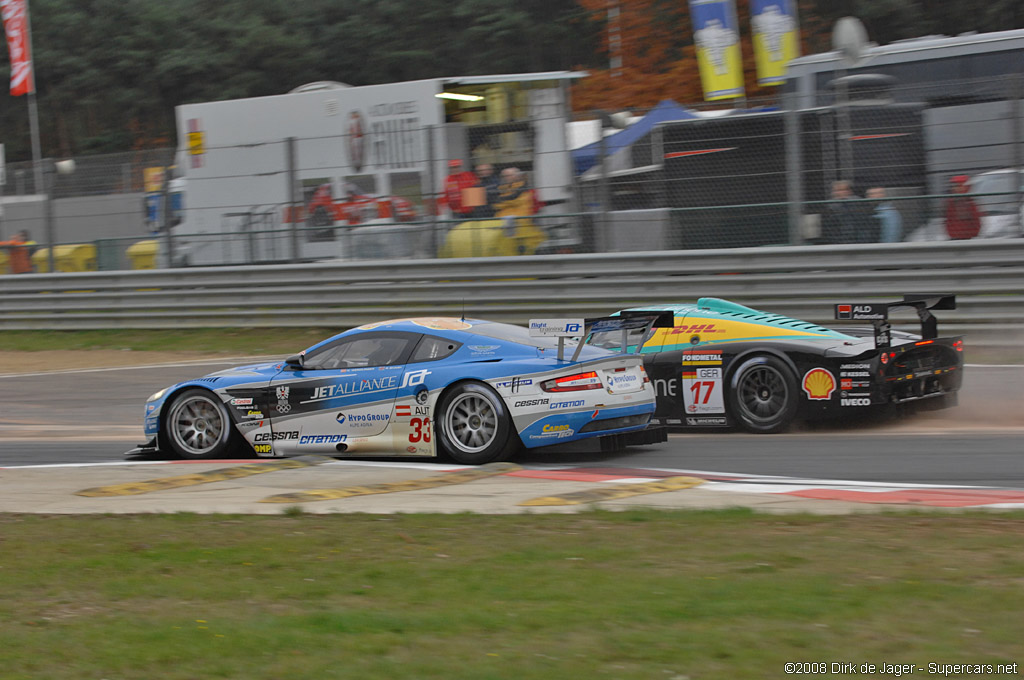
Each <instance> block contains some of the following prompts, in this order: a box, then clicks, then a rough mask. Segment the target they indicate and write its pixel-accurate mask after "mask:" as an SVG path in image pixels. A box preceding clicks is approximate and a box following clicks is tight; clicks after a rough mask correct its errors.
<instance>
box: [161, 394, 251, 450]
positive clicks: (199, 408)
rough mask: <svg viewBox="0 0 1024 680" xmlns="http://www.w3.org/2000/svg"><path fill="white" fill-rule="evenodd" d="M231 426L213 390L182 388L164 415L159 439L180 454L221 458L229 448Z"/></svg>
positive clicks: (231, 432)
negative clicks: (161, 435)
mask: <svg viewBox="0 0 1024 680" xmlns="http://www.w3.org/2000/svg"><path fill="white" fill-rule="evenodd" d="M234 439H235V428H234V425H233V424H232V423H231V416H230V415H228V409H227V407H226V406H224V402H222V401H221V400H220V397H218V396H217V395H216V394H214V393H213V392H210V391H208V390H202V389H191V390H185V391H184V392H182V393H181V394H179V395H177V396H176V397H174V399H173V400H172V401H171V403H170V406H168V408H167V410H166V411H165V415H164V429H163V442H164V443H165V444H166V446H167V448H168V449H170V451H168V453H173V454H175V455H177V456H180V457H182V458H188V459H192V460H200V459H206V458H225V457H227V456H228V454H229V452H231V451H232V449H234V448H236V447H233V446H232V443H233V440H234Z"/></svg>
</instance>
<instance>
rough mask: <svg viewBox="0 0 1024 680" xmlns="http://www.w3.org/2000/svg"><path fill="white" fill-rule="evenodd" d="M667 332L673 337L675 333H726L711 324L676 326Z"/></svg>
mask: <svg viewBox="0 0 1024 680" xmlns="http://www.w3.org/2000/svg"><path fill="white" fill-rule="evenodd" d="M668 332H669V333H670V334H671V335H675V334H677V333H694V334H699V333H725V332H727V331H726V330H725V329H724V328H716V327H715V324H713V323H695V324H691V325H688V326H687V325H683V326H676V327H675V328H673V329H672V330H670V331H668Z"/></svg>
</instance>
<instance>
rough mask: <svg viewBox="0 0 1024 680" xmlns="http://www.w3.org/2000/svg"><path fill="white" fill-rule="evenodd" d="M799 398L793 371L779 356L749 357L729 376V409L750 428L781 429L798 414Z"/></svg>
mask: <svg viewBox="0 0 1024 680" xmlns="http://www.w3.org/2000/svg"><path fill="white" fill-rule="evenodd" d="M798 398H799V395H798V393H797V386H796V378H795V377H794V376H793V371H792V370H790V368H789V366H787V365H786V363H785V362H784V361H782V360H781V359H779V358H777V357H773V356H756V357H751V358H749V359H746V360H745V361H743V363H741V364H740V365H739V367H737V368H736V370H735V371H733V373H732V378H731V379H730V380H729V407H730V409H729V410H730V411H731V412H732V414H733V415H734V416H735V418H736V422H737V423H739V425H740V427H742V428H743V429H744V430H746V431H747V432H754V433H757V434H771V433H773V432H782V431H783V430H785V429H786V428H788V427H789V426H790V425H791V424H792V422H793V419H794V417H795V416H796V411H797V399H798Z"/></svg>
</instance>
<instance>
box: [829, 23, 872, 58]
mask: <svg viewBox="0 0 1024 680" xmlns="http://www.w3.org/2000/svg"><path fill="white" fill-rule="evenodd" d="M867 44H868V32H867V31H866V30H864V24H862V23H861V22H860V19H858V18H857V17H843V18H842V19H840V20H839V21H837V22H836V25H835V26H834V27H833V28H832V49H833V50H835V51H836V52H838V53H839V56H840V58H841V59H842V60H843V63H844V64H846V66H848V67H851V68H852V67H854V66H857V65H858V64H860V62H861V58H862V57H863V55H864V48H865V47H866V46H867Z"/></svg>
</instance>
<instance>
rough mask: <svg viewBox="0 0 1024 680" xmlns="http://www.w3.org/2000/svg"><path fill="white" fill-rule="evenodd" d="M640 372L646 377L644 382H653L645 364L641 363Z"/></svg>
mask: <svg viewBox="0 0 1024 680" xmlns="http://www.w3.org/2000/svg"><path fill="white" fill-rule="evenodd" d="M640 374H641V375H642V376H643V377H644V384H645V385H646V384H647V383H649V382H651V379H650V378H648V377H647V371H646V370H645V369H644V366H643V364H640Z"/></svg>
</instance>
